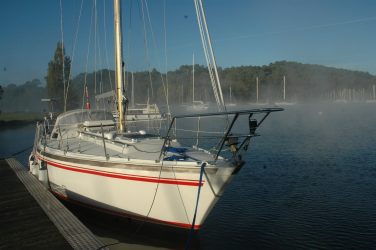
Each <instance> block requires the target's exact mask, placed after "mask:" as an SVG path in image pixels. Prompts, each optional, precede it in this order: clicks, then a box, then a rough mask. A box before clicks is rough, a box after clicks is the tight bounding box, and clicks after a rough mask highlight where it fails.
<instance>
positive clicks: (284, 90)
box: [283, 76, 286, 101]
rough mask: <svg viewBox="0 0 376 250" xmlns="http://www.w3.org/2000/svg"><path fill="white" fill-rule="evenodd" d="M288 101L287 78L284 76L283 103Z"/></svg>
mask: <svg viewBox="0 0 376 250" xmlns="http://www.w3.org/2000/svg"><path fill="white" fill-rule="evenodd" d="M285 100H286V77H285V76H283V101H285Z"/></svg>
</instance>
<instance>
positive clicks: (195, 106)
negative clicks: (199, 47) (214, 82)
mask: <svg viewBox="0 0 376 250" xmlns="http://www.w3.org/2000/svg"><path fill="white" fill-rule="evenodd" d="M208 108H209V106H208V105H207V104H205V103H204V102H203V101H200V100H195V54H193V55H192V105H188V106H186V109H187V111H200V110H207V109H208Z"/></svg>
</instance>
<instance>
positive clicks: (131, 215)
mask: <svg viewBox="0 0 376 250" xmlns="http://www.w3.org/2000/svg"><path fill="white" fill-rule="evenodd" d="M50 191H51V192H52V193H53V194H54V195H55V196H56V197H58V198H59V199H61V200H64V201H68V202H71V203H74V204H77V205H80V206H84V207H88V208H90V209H94V210H97V211H100V212H104V213H107V214H112V215H116V216H122V217H127V218H129V217H131V218H135V219H138V220H143V221H149V222H152V223H156V224H163V225H167V226H174V227H179V228H185V229H190V228H191V227H192V224H187V223H180V222H175V221H164V220H158V219H154V218H149V217H143V216H137V215H133V214H129V213H126V212H124V213H122V212H117V211H112V210H109V209H105V208H100V207H97V206H93V205H89V204H86V203H82V202H80V201H77V200H74V199H71V198H69V197H67V196H64V195H62V194H59V193H56V192H54V191H53V190H50ZM200 227H201V226H200V225H195V226H194V230H199V229H200Z"/></svg>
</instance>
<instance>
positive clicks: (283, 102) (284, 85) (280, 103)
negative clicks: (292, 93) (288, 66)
mask: <svg viewBox="0 0 376 250" xmlns="http://www.w3.org/2000/svg"><path fill="white" fill-rule="evenodd" d="M275 104H276V105H278V106H290V105H295V104H296V103H295V102H288V101H286V76H283V101H281V102H276V103H275Z"/></svg>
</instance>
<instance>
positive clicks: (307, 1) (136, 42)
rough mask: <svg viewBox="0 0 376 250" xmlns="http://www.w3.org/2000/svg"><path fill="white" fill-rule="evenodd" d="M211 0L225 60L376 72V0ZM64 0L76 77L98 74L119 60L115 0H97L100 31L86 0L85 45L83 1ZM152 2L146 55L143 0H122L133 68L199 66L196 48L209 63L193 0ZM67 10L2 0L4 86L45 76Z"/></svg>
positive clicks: (48, 0)
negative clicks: (115, 40) (96, 71)
mask: <svg viewBox="0 0 376 250" xmlns="http://www.w3.org/2000/svg"><path fill="white" fill-rule="evenodd" d="M203 1H204V5H205V10H206V15H207V21H208V25H209V29H210V32H211V36H212V41H213V47H214V52H215V55H216V59H217V64H218V66H221V67H231V66H239V65H258V66H261V65H266V64H269V63H271V62H274V61H280V60H288V61H297V62H301V63H311V64H322V65H327V66H333V67H337V68H345V69H353V70H361V71H367V72H370V73H371V74H376V47H375V46H376V1H374V0H262V1H261V0H258V1H256V0H203ZM61 2H62V10H63V11H62V12H63V37H64V43H65V46H66V53H67V54H68V55H69V56H71V57H73V65H72V70H73V71H72V72H73V76H74V75H76V74H78V73H80V72H84V71H85V70H86V68H87V70H88V71H89V72H92V71H93V70H94V69H95V68H97V69H100V68H108V67H109V68H113V61H114V60H113V28H112V26H113V17H112V0H96V9H97V29H96V32H95V31H94V30H95V29H94V25H93V24H92V26H90V20H91V13H92V10H93V3H94V1H93V0H83V9H82V15H81V19H80V24H79V30H78V36H77V39H76V41H77V42H76V43H74V41H75V33H76V30H77V23H78V22H77V21H78V17H79V13H80V6H81V0H62V1H61ZM147 3H148V5H147V7H148V10H149V13H150V19H151V24H152V32H151V31H150V28H149V27H148V25H147V27H146V29H147V37H148V39H147V40H148V52H147V53H146V52H145V44H144V35H143V32H144V31H143V24H142V22H141V20H142V19H141V15H142V14H141V13H142V11H141V0H132V1H131V0H123V2H122V7H123V19H124V20H123V21H124V23H125V25H124V27H123V28H124V43H123V44H124V55H125V61H126V67H127V68H128V69H129V70H135V71H137V70H145V69H148V68H149V67H151V68H156V69H158V70H161V71H165V70H166V69H168V70H173V69H176V68H178V67H179V66H180V65H182V64H191V62H192V53H195V61H196V63H199V64H205V61H204V56H203V52H202V48H201V41H200V36H199V32H198V27H197V21H196V16H195V12H194V4H193V0H153V1H150V0H149V1H148V2H147ZM145 9H146V6H144V10H145ZM60 11H61V9H60V1H59V0H1V1H0V27H1V32H0V34H1V37H0V85H5V84H9V83H16V84H23V83H24V82H25V81H27V80H31V79H34V78H39V79H41V80H43V77H44V76H45V75H46V72H47V65H48V62H49V61H50V60H51V58H52V56H53V53H54V50H55V48H56V43H57V41H58V40H61V36H62V33H61V23H60V18H61V15H60ZM145 12H146V11H145ZM164 12H165V13H166V15H165V17H166V29H165V28H164ZM92 20H94V19H92ZM130 20H132V21H131V22H130ZM92 23H93V22H92ZM130 24H131V25H130ZM90 27H92V28H90ZM104 27H106V28H104ZM90 31H91V32H90ZM165 31H166V37H167V39H166V40H165V39H164V37H165ZM105 33H106V35H105ZM95 34H96V35H97V36H96V39H95V38H94V35H95ZM151 34H154V39H152V38H151V37H152V35H151ZM89 37H90V39H89ZM95 41H96V42H95ZM165 41H166V47H167V51H166V53H165ZM105 42H106V43H105ZM95 44H96V46H94V45H95ZM105 45H106V46H105ZM73 48H74V49H73ZM106 48H107V49H106ZM146 54H148V56H146ZM166 55H167V63H166ZM87 62H88V63H87ZM43 81H44V80H43Z"/></svg>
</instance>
